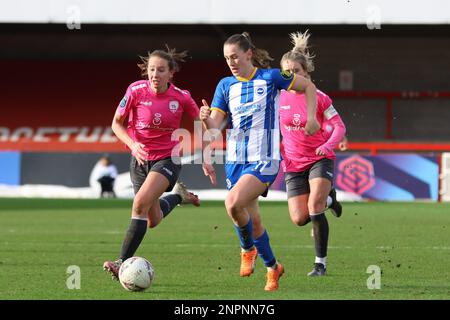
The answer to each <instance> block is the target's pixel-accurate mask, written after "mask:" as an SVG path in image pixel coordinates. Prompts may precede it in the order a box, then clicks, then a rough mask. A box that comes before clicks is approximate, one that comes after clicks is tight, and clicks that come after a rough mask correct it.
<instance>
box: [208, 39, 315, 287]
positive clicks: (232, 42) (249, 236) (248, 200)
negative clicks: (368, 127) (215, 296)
mask: <svg viewBox="0 0 450 320" xmlns="http://www.w3.org/2000/svg"><path fill="white" fill-rule="evenodd" d="M223 53H224V56H225V60H226V62H227V64H228V67H229V68H230V70H231V73H232V76H230V77H226V78H223V79H222V80H221V81H220V82H219V84H218V85H217V88H216V91H215V94H214V98H213V101H212V104H211V105H212V108H211V109H210V108H209V106H208V104H207V102H206V101H205V100H203V106H202V107H201V110H200V119H201V120H203V121H204V124H205V125H206V127H207V128H208V129H211V128H214V129H217V128H220V126H221V124H222V123H223V122H224V120H225V119H226V118H228V119H229V121H230V123H229V127H230V128H229V129H228V130H227V147H226V148H227V151H226V164H225V170H226V177H227V179H226V182H227V187H228V189H229V190H230V192H229V193H228V195H227V197H226V199H225V207H226V210H227V213H228V215H229V216H230V218H231V220H232V221H233V223H234V225H235V228H236V232H237V234H238V236H239V239H240V244H241V248H242V250H241V269H240V275H241V276H242V277H248V276H250V275H251V274H252V273H253V270H254V267H255V260H256V257H257V255H259V256H260V257H261V259H262V260H263V261H264V264H265V265H266V267H267V283H266V286H265V290H266V291H274V290H277V289H278V281H279V278H280V276H281V275H282V274H283V272H284V269H283V266H282V265H281V264H280V263H278V262H277V260H276V259H275V256H274V254H273V252H272V249H271V247H270V244H269V236H268V234H267V231H266V230H265V229H264V227H263V225H262V223H261V217H260V212H259V205H258V197H259V196H260V195H263V196H266V195H267V191H268V188H269V186H270V185H271V184H272V183H273V181H274V180H275V178H276V176H277V173H278V171H279V163H280V129H279V109H278V97H279V90H281V89H286V90H291V89H292V90H298V91H300V92H305V96H306V100H307V105H308V108H307V109H308V121H307V122H306V124H305V132H308V133H309V134H313V133H315V132H316V131H317V130H318V129H319V125H318V123H317V119H316V110H315V109H316V88H315V86H314V84H313V83H312V82H311V81H310V80H308V79H306V78H304V77H302V76H296V75H295V74H291V72H289V71H287V72H281V71H280V70H279V69H268V66H269V62H270V60H272V58H270V56H269V54H268V52H267V51H265V50H262V49H258V48H256V47H255V46H254V45H253V43H252V41H251V40H250V36H249V34H248V33H243V34H235V35H233V36H231V37H229V38H228V39H227V40H226V41H225V43H224V46H223ZM206 175H208V173H206Z"/></svg>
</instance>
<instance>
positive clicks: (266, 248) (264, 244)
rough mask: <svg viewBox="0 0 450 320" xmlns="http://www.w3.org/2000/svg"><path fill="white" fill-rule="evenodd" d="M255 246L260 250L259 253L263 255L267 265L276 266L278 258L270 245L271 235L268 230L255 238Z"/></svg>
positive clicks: (262, 257) (269, 266)
mask: <svg viewBox="0 0 450 320" xmlns="http://www.w3.org/2000/svg"><path fill="white" fill-rule="evenodd" d="M254 242H255V247H256V249H257V250H258V255H259V256H260V257H261V259H262V261H263V262H264V264H265V266H266V267H268V268H274V267H275V268H276V264H277V260H276V259H275V256H274V255H273V252H272V248H271V247H270V242H269V235H268V234H267V231H266V230H264V233H263V234H262V236H261V237H259V238H258V239H255V241H254Z"/></svg>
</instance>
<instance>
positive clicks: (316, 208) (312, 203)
mask: <svg viewBox="0 0 450 320" xmlns="http://www.w3.org/2000/svg"><path fill="white" fill-rule="evenodd" d="M325 205H326V201H321V200H320V199H310V200H309V201H308V210H309V212H313V213H319V212H323V211H325Z"/></svg>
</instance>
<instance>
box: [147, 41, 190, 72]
mask: <svg viewBox="0 0 450 320" xmlns="http://www.w3.org/2000/svg"><path fill="white" fill-rule="evenodd" d="M187 55H188V54H187V51H183V52H177V51H176V49H175V48H174V49H170V48H169V46H168V45H167V44H166V51H165V50H154V51H153V52H148V53H147V56H146V57H142V56H139V58H140V59H141V61H142V63H138V67H139V68H140V69H141V75H142V76H143V77H147V68H148V61H149V60H150V58H151V57H159V58H161V59H164V60H167V62H168V64H169V70H170V71H175V72H178V71H180V65H179V63H180V62H184V58H186V57H187Z"/></svg>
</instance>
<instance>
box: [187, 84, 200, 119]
mask: <svg viewBox="0 0 450 320" xmlns="http://www.w3.org/2000/svg"><path fill="white" fill-rule="evenodd" d="M183 94H184V104H183V111H184V112H186V114H187V115H188V116H189V118H191V119H196V118H197V117H198V116H199V114H200V109H199V107H198V105H197V103H195V101H194V99H192V96H191V94H190V92H189V91H187V90H183Z"/></svg>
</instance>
